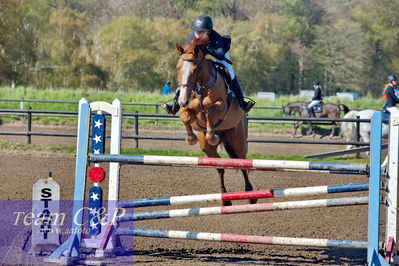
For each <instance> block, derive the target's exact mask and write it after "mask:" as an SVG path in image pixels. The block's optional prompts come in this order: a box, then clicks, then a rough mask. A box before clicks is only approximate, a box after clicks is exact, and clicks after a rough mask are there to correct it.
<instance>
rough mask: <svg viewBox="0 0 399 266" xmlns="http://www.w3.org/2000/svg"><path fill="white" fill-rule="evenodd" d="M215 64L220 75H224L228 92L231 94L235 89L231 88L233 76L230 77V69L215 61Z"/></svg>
mask: <svg viewBox="0 0 399 266" xmlns="http://www.w3.org/2000/svg"><path fill="white" fill-rule="evenodd" d="M214 65H215V67H216V71H217V72H218V73H219V74H220V75H222V77H223V79H224V83H225V84H226V87H227V93H229V94H230V93H233V91H232V90H231V89H230V88H231V86H232V84H231V77H230V73H229V70H227V68H226V67H225V66H224V65H223V64H221V63H218V62H214ZM233 94H234V93H233Z"/></svg>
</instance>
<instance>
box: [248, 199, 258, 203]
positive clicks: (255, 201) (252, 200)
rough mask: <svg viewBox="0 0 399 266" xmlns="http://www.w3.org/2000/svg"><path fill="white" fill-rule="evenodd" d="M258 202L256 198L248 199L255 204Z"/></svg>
mask: <svg viewBox="0 0 399 266" xmlns="http://www.w3.org/2000/svg"><path fill="white" fill-rule="evenodd" d="M257 202H258V199H250V200H249V204H256V203H257Z"/></svg>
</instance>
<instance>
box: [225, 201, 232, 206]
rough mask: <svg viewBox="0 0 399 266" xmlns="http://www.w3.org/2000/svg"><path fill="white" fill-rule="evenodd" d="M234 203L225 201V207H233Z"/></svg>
mask: <svg viewBox="0 0 399 266" xmlns="http://www.w3.org/2000/svg"><path fill="white" fill-rule="evenodd" d="M232 205H233V203H231V201H223V206H232Z"/></svg>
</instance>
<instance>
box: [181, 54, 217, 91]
mask: <svg viewBox="0 0 399 266" xmlns="http://www.w3.org/2000/svg"><path fill="white" fill-rule="evenodd" d="M180 58H181V59H182V60H183V61H187V62H193V63H194V64H195V65H196V67H197V69H196V70H195V72H196V73H195V80H194V82H190V83H178V85H179V87H180V86H186V87H188V86H193V90H194V91H195V92H197V93H199V94H202V92H203V90H204V89H209V88H211V87H213V86H214V85H215V84H216V81H217V75H216V69H215V68H214V67H213V68H212V73H211V76H212V79H211V81H210V82H209V83H208V84H206V85H205V86H197V83H198V79H199V72H200V71H201V70H202V63H203V62H204V60H205V56H204V57H203V58H202V60H201V61H199V59H198V56H197V54H196V55H195V57H194V58H187V57H184V56H183V55H181V56H180Z"/></svg>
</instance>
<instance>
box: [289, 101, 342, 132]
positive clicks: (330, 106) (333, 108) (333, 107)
mask: <svg viewBox="0 0 399 266" xmlns="http://www.w3.org/2000/svg"><path fill="white" fill-rule="evenodd" d="M288 105H290V104H288ZM288 105H287V106H288ZM306 105H307V104H306V103H302V102H295V103H292V105H291V109H292V108H294V106H295V108H299V107H300V106H303V107H302V110H301V111H300V117H309V113H308V110H307V108H306ZM285 109H286V108H284V109H283V110H284V113H286V112H285ZM287 110H288V108H287ZM341 111H344V114H346V113H348V112H349V108H348V107H347V106H346V105H344V104H335V103H325V104H323V112H321V113H315V115H316V118H324V117H325V118H340V116H341ZM304 123H305V121H298V122H297V123H296V124H295V125H294V132H293V133H292V136H295V135H296V132H297V130H298V128H299V127H300V126H301V125H303V124H304ZM307 124H308V125H309V130H308V132H307V134H308V135H310V134H312V133H313V135H315V133H314V131H313V125H312V122H311V121H307ZM337 124H338V123H337V122H332V129H331V134H330V138H332V137H333V136H334V132H335V127H336V126H337Z"/></svg>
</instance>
